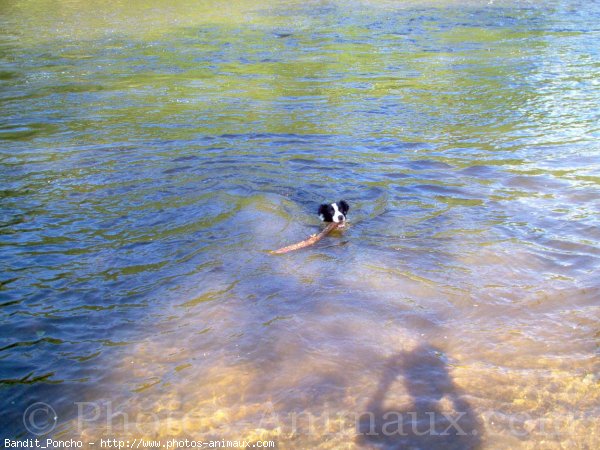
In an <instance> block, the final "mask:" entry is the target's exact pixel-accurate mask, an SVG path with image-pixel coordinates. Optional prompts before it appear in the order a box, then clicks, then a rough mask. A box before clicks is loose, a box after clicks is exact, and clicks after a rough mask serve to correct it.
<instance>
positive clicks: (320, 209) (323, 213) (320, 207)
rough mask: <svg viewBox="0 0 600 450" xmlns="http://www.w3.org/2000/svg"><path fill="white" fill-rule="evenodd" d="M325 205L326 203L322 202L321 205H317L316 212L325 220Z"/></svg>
mask: <svg viewBox="0 0 600 450" xmlns="http://www.w3.org/2000/svg"><path fill="white" fill-rule="evenodd" d="M327 206H328V205H326V204H322V205H321V206H319V211H318V212H317V214H318V215H319V217H320V218H321V220H325V214H326V213H327Z"/></svg>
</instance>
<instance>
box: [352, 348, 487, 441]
mask: <svg viewBox="0 0 600 450" xmlns="http://www.w3.org/2000/svg"><path fill="white" fill-rule="evenodd" d="M400 377H401V378H402V379H403V382H404V391H402V389H401V387H400V386H401V385H400V384H399V383H398V384H397V383H396V381H397V380H398V379H399V378H400ZM396 387H397V389H398V391H400V392H398V391H396ZM403 392H404V393H406V395H407V397H408V398H406V401H403V400H404V397H402V401H401V404H399V405H397V406H394V404H393V403H394V401H396V402H399V400H400V399H399V397H400V395H401V394H402V393H403ZM357 427H358V430H357V432H358V436H357V443H358V444H362V445H370V446H377V447H381V448H386V449H408V448H422V449H428V450H431V449H445V450H446V449H457V450H458V449H460V450H464V449H477V448H480V444H481V424H480V423H479V421H478V419H477V416H476V415H475V413H474V411H473V410H472V408H471V406H470V405H469V403H468V402H467V401H466V400H465V399H464V395H463V393H462V392H461V391H460V389H459V388H458V387H457V386H456V385H455V384H454V383H453V381H452V378H451V377H450V374H449V371H448V366H447V364H446V363H445V362H444V360H443V355H442V353H441V352H440V351H439V350H438V349H437V348H435V347H433V346H431V345H427V344H423V345H419V346H417V347H416V348H415V349H413V350H411V351H408V352H402V353H399V354H396V355H394V356H392V357H391V358H390V359H388V361H387V362H386V364H385V366H384V369H383V374H382V376H381V379H380V380H379V385H378V387H377V390H376V392H375V394H374V395H373V397H372V399H371V400H370V402H369V404H368V406H367V411H366V412H364V413H362V414H361V416H360V417H359V418H358V420H357Z"/></svg>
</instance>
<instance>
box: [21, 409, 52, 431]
mask: <svg viewBox="0 0 600 450" xmlns="http://www.w3.org/2000/svg"><path fill="white" fill-rule="evenodd" d="M57 419H58V417H57V416H56V411H54V408H52V406H50V405H49V404H47V403H44V402H36V403H34V404H32V405H29V406H28V407H27V409H26V410H25V412H24V413H23V425H25V428H26V429H27V431H29V432H30V433H31V434H35V435H36V436H41V435H42V434H47V433H50V432H51V431H52V430H54V427H56V421H57Z"/></svg>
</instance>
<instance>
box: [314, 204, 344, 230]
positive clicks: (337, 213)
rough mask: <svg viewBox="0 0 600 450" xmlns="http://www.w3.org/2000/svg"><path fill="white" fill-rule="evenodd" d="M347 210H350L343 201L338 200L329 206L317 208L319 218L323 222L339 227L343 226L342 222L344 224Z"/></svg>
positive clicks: (323, 205)
mask: <svg viewBox="0 0 600 450" xmlns="http://www.w3.org/2000/svg"><path fill="white" fill-rule="evenodd" d="M348 210H350V206H348V203H346V202H345V201H344V200H340V201H339V202H337V203H332V204H330V205H328V204H326V203H324V204H322V205H321V206H319V212H318V214H319V218H320V219H321V220H322V221H323V222H335V223H339V224H340V225H339V226H341V227H342V226H344V222H346V215H347V214H348Z"/></svg>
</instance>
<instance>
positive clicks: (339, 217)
mask: <svg viewBox="0 0 600 450" xmlns="http://www.w3.org/2000/svg"><path fill="white" fill-rule="evenodd" d="M338 220H339V221H340V222H343V221H344V216H342V215H341V214H340V215H339V216H338Z"/></svg>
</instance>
